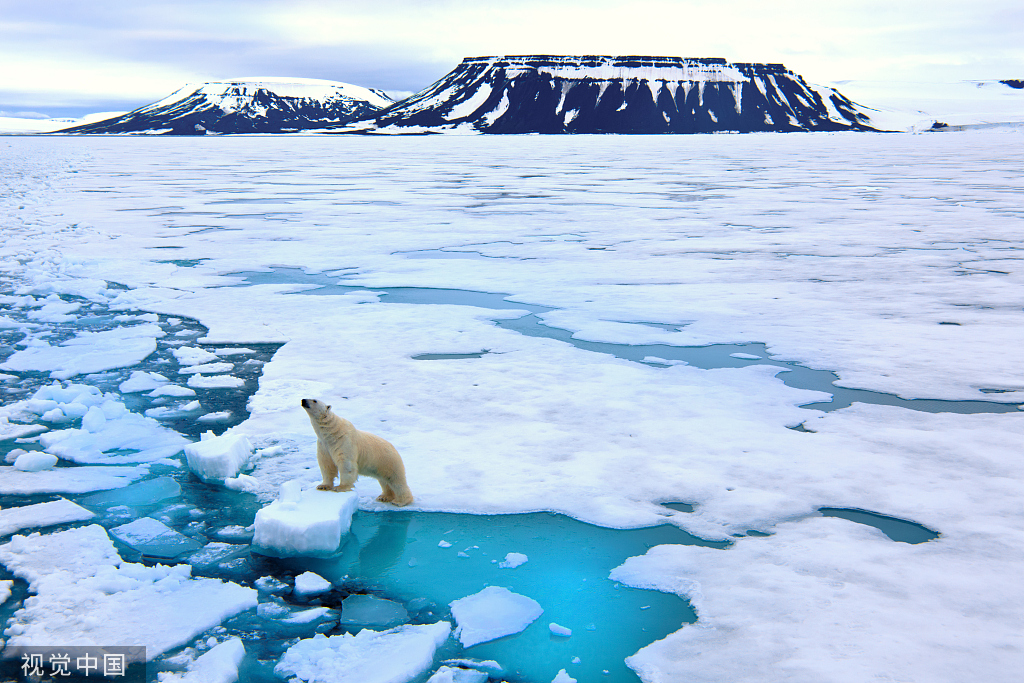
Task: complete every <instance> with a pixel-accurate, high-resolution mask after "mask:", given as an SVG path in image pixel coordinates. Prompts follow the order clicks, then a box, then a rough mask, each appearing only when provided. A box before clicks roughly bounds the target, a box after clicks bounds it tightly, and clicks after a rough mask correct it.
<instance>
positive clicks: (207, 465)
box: [185, 432, 253, 482]
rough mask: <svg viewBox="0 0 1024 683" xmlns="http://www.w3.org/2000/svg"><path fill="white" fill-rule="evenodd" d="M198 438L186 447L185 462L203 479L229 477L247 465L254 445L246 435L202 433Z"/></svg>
mask: <svg viewBox="0 0 1024 683" xmlns="http://www.w3.org/2000/svg"><path fill="white" fill-rule="evenodd" d="M199 439H200V440H199V441H198V442H196V443H191V444H189V445H187V446H185V461H186V463H188V468H189V469H190V470H192V472H193V473H194V474H195V475H196V476H197V477H199V478H200V479H202V480H203V481H206V482H209V481H224V480H225V479H232V478H234V477H237V476H238V474H239V473H240V472H241V471H242V470H244V469H245V468H246V467H248V466H249V462H250V459H251V458H252V452H253V448H252V444H251V443H250V442H249V439H247V438H246V437H245V436H242V435H240V434H230V435H229V434H223V435H221V436H217V435H215V434H214V433H213V432H205V433H204V434H203V435H202V436H200V437H199Z"/></svg>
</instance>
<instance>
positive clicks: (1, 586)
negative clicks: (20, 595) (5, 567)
mask: <svg viewBox="0 0 1024 683" xmlns="http://www.w3.org/2000/svg"><path fill="white" fill-rule="evenodd" d="M13 587H14V581H12V580H5V581H0V605H2V604H4V603H5V602H7V598H9V597H11V589H12V588H13Z"/></svg>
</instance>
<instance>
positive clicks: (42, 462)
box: [14, 451, 57, 472]
mask: <svg viewBox="0 0 1024 683" xmlns="http://www.w3.org/2000/svg"><path fill="white" fill-rule="evenodd" d="M56 464H57V456H56V455H51V454H49V453H42V452H40V451H27V452H25V453H22V454H21V455H19V456H18V459H17V460H15V461H14V469H16V470H21V471H22V472H42V471H43V470H48V469H50V468H52V467H53V466H54V465H56Z"/></svg>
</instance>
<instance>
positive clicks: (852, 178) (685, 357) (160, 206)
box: [0, 130, 1024, 683]
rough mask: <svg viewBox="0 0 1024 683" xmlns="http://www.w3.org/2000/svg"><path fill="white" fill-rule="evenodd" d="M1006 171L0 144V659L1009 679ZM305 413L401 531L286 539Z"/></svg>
mask: <svg viewBox="0 0 1024 683" xmlns="http://www.w3.org/2000/svg"><path fill="white" fill-rule="evenodd" d="M1021 168H1024V141H1022V139H1021V136H1020V134H1019V133H1017V132H1013V131H1012V130H1006V131H1002V132H1000V131H986V130H982V131H968V132H963V133H957V134H934V135H933V134H927V135H926V134H921V135H912V134H877V133H871V132H857V133H854V132H843V133H829V134H824V133H822V134H808V135H798V136H792V135H790V136H777V135H767V134H751V135H742V136H732V135H730V136H721V135H714V136H711V135H708V136H637V135H632V136H615V135H603V136H589V135H576V136H471V137H462V136H440V135H439V136H398V137H391V136H389V137H383V136H343V135H338V136H295V137H235V138H217V137H195V136H193V137H177V138H171V137H70V136H68V137H64V136H60V137H5V138H0V177H2V179H3V185H4V187H5V188H6V189H5V191H4V192H3V193H2V194H0V231H2V235H3V240H2V243H0V307H2V308H0V392H2V393H0V396H2V397H3V405H2V406H0V506H2V509H0V533H2V534H4V535H3V536H0V600H2V602H0V621H2V623H0V631H2V635H0V639H2V640H4V641H6V644H7V645H8V646H10V647H17V646H21V645H69V646H70V645H80V646H81V645H96V646H101V645H107V646H114V645H138V644H144V645H147V646H148V649H147V658H148V660H149V662H148V667H149V672H150V675H151V677H152V678H153V680H156V678H159V679H160V680H164V681H174V680H218V681H225V682H229V681H231V680H234V679H235V678H238V679H240V680H246V681H274V680H283V679H284V677H288V680H296V679H297V680H303V681H313V680H334V679H336V678H337V677H338V676H343V675H353V676H357V677H358V678H359V680H360V681H377V680H379V681H411V682H416V683H420V682H422V681H427V680H431V681H439V682H440V681H464V682H465V681H474V682H475V681H482V680H488V678H489V680H492V681H502V680H505V681H508V680H516V681H531V682H532V683H548V682H549V681H553V680H560V681H565V680H579V681H592V680H608V681H637V680H642V681H644V683H668V682H676V681H680V682H681V681H708V682H710V681H722V682H729V683H736V682H739V681H749V682H755V681H756V682H759V683H760V682H765V681H797V682H801V683H802V682H806V683H822V682H829V683H832V682H834V683H846V682H849V683H854V682H857V683H859V682H861V681H865V680H893V681H920V682H921V683H925V682H927V683H961V682H962V681H966V680H984V681H987V682H994V683H1009V682H1010V681H1014V680H1016V679H1017V678H1018V677H1019V671H1021V670H1024V642H1022V635H1021V630H1020V624H1021V621H1022V618H1024V589H1022V588H1021V585H1020V581H1019V577H1020V576H1022V575H1024V508H1022V506H1021V503H1020V500H1021V496H1020V491H1021V480H1022V476H1024V459H1022V458H1021V448H1022V446H1021V444H1022V443H1024V410H1020V409H1019V407H1020V406H1021V405H1022V404H1024V371H1022V369H1021V361H1020V349H1021V348H1024V303H1022V302H1024V267H1022V263H1024V209H1022V204H1021V199H1020V198H1021V197H1022V196H1024V174H1022V173H1021ZM829 373H834V375H832V374H829ZM808 378H810V379H808ZM822 378H825V379H822ZM833 379H834V380H835V383H836V386H833V385H832V384H831V381H832V380H833ZM837 387H845V388H846V389H847V390H849V392H850V393H848V394H844V396H846V398H845V399H840V394H841V393H842V391H841V390H840V389H839V388H837ZM854 390H856V391H854ZM833 391H834V392H835V400H834V401H832V398H833V397H832V395H831V394H832V393H833ZM851 397H852V398H851ZM302 398H319V399H322V400H324V401H326V402H327V403H329V404H331V405H332V406H333V410H334V412H336V413H337V414H339V415H342V416H343V417H345V418H346V419H348V420H350V421H351V422H352V423H353V424H354V425H355V426H356V427H357V428H359V429H363V430H367V431H371V432H373V433H375V434H378V435H380V436H382V437H384V438H386V439H387V440H388V441H390V442H391V443H393V444H394V445H395V446H396V448H397V449H398V451H399V452H400V453H401V454H402V457H403V459H404V462H405V467H406V470H407V475H408V481H409V485H410V487H411V489H412V492H413V494H414V495H415V497H416V500H415V502H414V503H413V504H412V505H411V506H409V507H406V508H402V509H401V510H397V509H395V508H392V507H391V506H388V505H385V504H382V503H378V502H376V500H375V498H376V496H377V495H378V494H379V493H380V487H379V485H378V484H377V483H376V481H374V480H373V479H371V478H366V477H364V478H362V479H360V480H359V482H358V483H357V485H356V487H355V494H354V498H355V500H356V503H355V504H353V505H348V504H339V509H338V510H334V509H332V510H331V511H329V512H330V514H329V515H327V516H328V517H331V519H330V520H328V521H329V522H330V524H326V523H322V522H323V520H320V519H319V517H323V516H324V514H326V513H324V514H320V513H322V512H323V511H321V510H316V511H307V510H306V508H305V507H303V506H306V505H308V504H309V503H310V502H311V501H315V500H316V499H317V495H310V494H309V492H310V490H311V489H313V488H314V487H315V486H316V484H317V483H319V482H320V472H319V470H318V468H317V465H316V439H315V436H314V434H313V431H312V429H311V427H310V424H309V420H308V418H307V416H306V414H305V411H304V410H303V409H302V408H301V407H300V405H299V401H300V400H301V399H302ZM924 399H927V401H925V400H924ZM850 401H852V403H851V402H850ZM830 402H831V403H832V405H830ZM210 431H212V432H214V435H207V436H206V438H205V439H201V435H203V434H207V433H208V432H210ZM190 442H191V443H194V444H196V445H194V446H189V443H190ZM186 447H188V452H189V453H190V454H191V455H190V456H189V457H187V456H186V453H185V449H186ZM47 455H49V456H55V457H56V459H57V460H55V459H54V457H47ZM190 467H191V468H192V469H190ZM196 472H198V474H199V475H202V478H200V476H198V475H197V474H196ZM317 494H320V495H321V496H328V495H332V494H331V493H330V492H317ZM334 495H338V496H344V495H345V494H341V493H338V494H334ZM339 500H341V499H339ZM347 500H349V498H345V499H344V500H342V503H345V501H347ZM356 505H357V506H358V507H357V509H355V510H353V507H355V506H356ZM269 506H274V507H272V508H271V507H269ZM261 508H267V509H268V512H267V513H264V514H263V515H262V516H261V518H260V519H261V520H271V521H273V520H278V521H279V522H281V523H276V524H274V525H271V526H272V528H271V527H270V526H267V524H268V522H266V521H263V522H261V523H260V524H257V523H256V521H257V520H256V515H257V512H258V511H259V510H260V509H261ZM341 508H344V509H341ZM822 508H824V509H825V510H822ZM835 509H839V510H841V511H842V510H845V511H849V510H860V511H867V512H870V513H875V515H874V516H873V517H872V516H871V515H864V514H861V517H858V516H856V515H855V514H852V513H851V514H848V515H847V518H844V517H843V516H841V514H840V513H835V514H833V512H832V511H833V510H835ZM283 512H287V513H288V515H284V514H282V513H283ZM527 513H529V514H527ZM275 515H276V516H275ZM570 518H571V519H570ZM854 519H867V520H868V524H863V523H857V522H856V521H851V520H854ZM872 519H874V520H876V521H875V522H872V521H871V520H872ZM281 520H283V521H281ZM901 520H902V521H901ZM315 524H320V525H321V526H323V527H324V528H327V527H328V526H329V527H330V529H329V530H328V531H323V532H321V531H316V530H315V529H314V525H315ZM869 524H870V525H869ZM887 524H889V525H893V524H896V525H900V524H902V525H904V526H906V527H912V528H914V529H917V530H919V531H921V532H922V535H921V536H920V537H919V538H916V539H914V540H912V541H911V542H906V539H904V540H903V541H897V540H894V538H898V536H897V535H896V534H895V533H894V532H893V531H892V530H891V529H890V527H889V526H886V525H887ZM876 526H877V527H878V528H875V527H876ZM346 528H347V529H348V533H347V534H345V531H344V530H345V529H346ZM268 529H269V530H270V531H272V532H273V533H272V534H271V535H272V537H273V538H272V541H273V542H272V543H268V545H272V546H273V547H274V548H276V549H277V550H278V552H277V553H275V554H283V555H291V556H290V557H276V556H275V557H270V556H268V555H266V554H262V553H260V552H259V547H258V546H259V544H258V543H255V541H254V535H259V536H261V538H262V537H263V536H264V535H266V534H268V533H269V531H268ZM336 529H340V530H341V531H340V532H339V531H336ZM928 530H931V532H929V531H928ZM883 532H884V533H883ZM339 533H340V534H341V535H342V539H341V541H340V547H339V548H338V549H337V550H336V552H334V553H333V554H331V553H326V554H325V553H324V552H323V548H317V552H316V553H315V554H309V555H306V554H305V551H304V550H303V549H302V547H301V546H302V544H301V543H299V541H300V540H307V541H308V540H310V539H309V538H305V539H303V536H304V535H305V534H315V535H316V540H322V539H323V538H327V537H328V536H330V537H331V538H335V537H337V535H338V534H339ZM268 538H269V537H268ZM929 539H930V540H929ZM527 558H528V561H526V560H527ZM308 572H312V574H314V575H315V576H310V575H309V574H308ZM297 577H302V578H298V580H297ZM310 586H313V587H314V588H315V590H310ZM498 589H501V590H498ZM510 595H512V596H513V597H514V600H513V601H512V602H514V603H515V604H512V602H510V600H509V596H510ZM351 596H372V598H373V599H370V598H368V597H359V598H357V599H355V600H353V599H351ZM471 596H472V600H468V601H467V600H466V599H467V598H470V597H471ZM453 604H454V605H455V606H456V607H454V608H453V607H452V605H453ZM346 605H347V606H348V610H349V612H348V614H346ZM356 605H358V607H356ZM467 605H468V606H472V609H471V610H466V609H465V607H466V606H467ZM510 605H511V606H510ZM522 605H527V606H529V607H530V609H531V611H530V613H529V615H527V616H523V615H522V614H518V612H519V611H522V610H521V606H522ZM534 605H536V606H537V607H534ZM181 606H184V609H185V611H186V612H187V614H184V613H183V612H182V607H181ZM691 608H692V609H691ZM537 609H540V610H542V616H541V617H539V618H538V616H537V615H539V614H541V612H538V611H537ZM453 612H458V613H455V614H453ZM506 615H507V618H506ZM186 617H187V618H186ZM396 622H397V623H396ZM475 633H482V634H483V636H480V637H470V636H471V635H472V634H475ZM140 639H141V641H142V642H141V643H140V642H139V641H140ZM464 643H465V645H464ZM135 666H137V667H138V666H142V665H141V664H136V665H135ZM291 677H295V678H294V679H293V678H291ZM332 677H333V678H332Z"/></svg>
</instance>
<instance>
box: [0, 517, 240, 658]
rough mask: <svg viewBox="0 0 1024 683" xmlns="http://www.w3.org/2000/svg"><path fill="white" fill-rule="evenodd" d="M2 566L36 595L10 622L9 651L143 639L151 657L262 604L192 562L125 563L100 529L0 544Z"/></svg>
mask: <svg viewBox="0 0 1024 683" xmlns="http://www.w3.org/2000/svg"><path fill="white" fill-rule="evenodd" d="M0 563H3V564H4V565H6V566H7V568H8V569H10V570H11V571H12V572H13V573H14V574H15V575H16V576H19V577H21V578H23V579H25V580H26V581H28V582H29V590H30V591H31V592H33V593H35V595H34V596H33V598H32V599H31V600H28V601H26V602H25V605H24V607H22V608H21V609H19V610H18V611H17V612H15V613H14V615H13V617H12V618H11V620H10V622H9V624H10V626H11V628H15V630H16V631H17V633H12V631H11V630H10V629H9V630H8V632H7V633H8V635H9V636H10V637H9V638H8V641H7V644H8V645H10V646H19V645H32V644H38V643H74V644H77V645H87V644H88V645H101V646H104V645H136V644H138V638H139V634H145V639H146V656H147V657H148V658H149V659H153V658H155V657H157V656H159V655H161V654H163V653H164V652H167V651H168V650H170V649H172V648H175V647H178V646H180V645H183V644H185V643H187V642H189V641H190V640H192V639H193V638H195V637H196V636H197V635H199V634H200V633H202V632H203V631H206V630H208V629H210V628H212V627H214V626H217V625H218V624H220V623H221V622H222V621H223V620H224V619H227V618H228V617H230V616H232V615H234V614H237V613H238V612H241V611H243V610H246V609H250V608H252V607H255V605H256V595H257V594H256V591H255V590H253V589H251V588H245V587H243V586H239V585H237V584H234V583H228V582H223V581H219V580H216V579H193V578H191V567H189V565H187V564H182V565H175V566H166V565H154V566H152V567H146V566H143V565H141V564H134V563H130V562H124V561H122V560H121V558H120V556H119V555H118V554H117V551H116V549H115V548H114V544H113V543H112V542H111V541H110V538H109V537H108V536H107V532H106V531H105V530H104V529H103V527H101V526H99V525H96V524H93V525H91V526H86V527H79V528H75V529H69V530H67V531H61V532H58V533H55V534H49V535H45V536H42V535H39V534H32V535H31V536H28V537H25V536H15V537H13V538H12V539H11V541H10V542H9V543H7V544H4V545H0ZM83 605H88V609H87V610H84V609H83V608H82V606H83Z"/></svg>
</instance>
